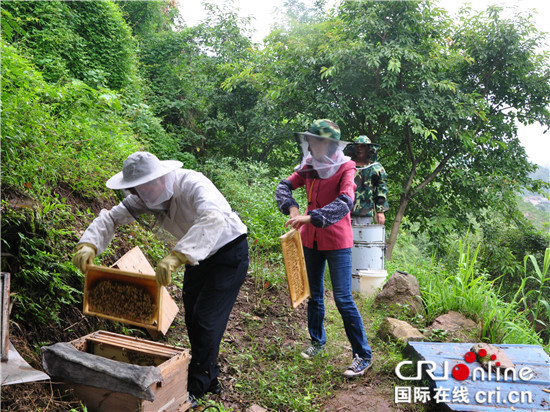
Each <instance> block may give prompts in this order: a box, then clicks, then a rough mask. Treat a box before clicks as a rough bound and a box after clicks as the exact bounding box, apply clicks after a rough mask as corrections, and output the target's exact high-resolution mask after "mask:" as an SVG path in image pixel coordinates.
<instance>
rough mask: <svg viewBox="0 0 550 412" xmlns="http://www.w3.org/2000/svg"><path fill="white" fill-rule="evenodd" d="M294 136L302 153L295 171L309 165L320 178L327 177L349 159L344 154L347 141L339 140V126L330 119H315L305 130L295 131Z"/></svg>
mask: <svg viewBox="0 0 550 412" xmlns="http://www.w3.org/2000/svg"><path fill="white" fill-rule="evenodd" d="M295 136H296V138H297V140H298V143H299V144H300V146H301V148H302V153H303V156H302V161H301V163H300V165H299V166H297V167H296V168H295V170H296V171H300V170H304V168H305V167H306V166H311V167H312V168H313V169H314V170H315V171H316V172H317V174H318V175H319V177H320V178H321V179H328V178H329V177H331V176H333V175H334V174H335V173H336V172H337V171H338V169H339V168H340V166H341V165H343V164H344V163H346V162H347V161H349V160H350V157H349V156H346V155H344V148H345V147H346V146H347V145H348V144H349V142H346V141H343V140H340V128H339V127H338V125H337V124H336V123H334V122H333V121H331V120H328V119H319V120H315V121H314V122H313V123H312V125H311V126H310V127H309V129H308V130H307V131H305V132H300V133H295Z"/></svg>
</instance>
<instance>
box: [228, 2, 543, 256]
mask: <svg viewBox="0 0 550 412" xmlns="http://www.w3.org/2000/svg"><path fill="white" fill-rule="evenodd" d="M540 41H541V37H540V35H539V34H538V32H537V31H536V30H535V28H534V27H533V25H532V24H531V23H530V20H529V18H528V17H527V18H523V17H521V16H515V17H513V18H509V19H505V18H503V17H502V16H501V10H499V9H498V8H495V7H494V8H490V9H489V10H487V11H486V12H483V13H480V14H477V15H474V16H472V17H465V15H463V16H462V17H461V18H460V19H459V21H458V22H456V23H455V22H453V21H452V20H451V19H450V18H449V16H448V14H447V13H446V12H445V11H444V10H442V9H440V8H438V7H436V6H434V5H433V4H432V3H431V2H427V1H422V2H416V1H402V2H355V1H344V2H342V3H341V4H340V5H339V7H338V9H337V12H336V13H335V14H334V16H328V17H326V18H325V19H324V20H322V21H312V22H310V23H299V24H298V23H297V24H295V25H291V27H290V28H289V29H281V30H279V31H275V32H274V33H272V34H271V36H270V37H269V38H268V39H267V42H266V47H265V48H264V49H263V50H261V51H260V52H259V54H258V55H257V56H255V58H254V59H253V60H252V61H251V63H249V64H248V65H246V66H245V67H244V68H243V69H242V70H241V71H240V72H239V73H238V74H236V75H235V76H233V77H232V78H230V79H229V80H228V84H232V85H235V84H239V83H241V82H247V83H248V84H251V85H254V86H255V87H257V88H258V89H259V90H264V93H265V96H266V97H268V98H269V99H270V105H271V106H272V107H273V108H274V110H273V113H275V116H279V122H281V123H285V124H287V125H289V124H290V125H291V126H292V128H293V129H294V130H296V129H299V128H300V127H304V125H306V124H307V122H308V121H309V120H310V119H314V118H318V117H327V118H331V119H332V120H334V121H336V122H337V123H338V124H339V125H340V127H341V128H342V131H343V133H342V136H344V138H347V139H351V138H354V137H355V136H357V135H360V134H366V135H367V136H368V137H369V138H370V139H371V140H372V141H373V142H375V143H380V144H381V145H382V149H381V153H380V157H381V159H382V160H383V161H384V165H385V167H386V169H387V170H388V175H389V179H390V183H391V186H390V188H391V192H390V207H391V210H390V217H391V216H392V215H393V226H392V230H391V234H390V238H389V241H388V251H387V255H388V258H391V254H392V249H393V246H394V244H395V241H396V238H397V234H398V231H399V227H400V225H401V222H402V221H403V217H404V216H405V215H407V217H408V220H409V221H411V222H420V223H421V224H423V226H424V227H425V228H426V229H430V230H431V231H432V235H434V236H436V235H437V234H438V233H441V234H443V233H448V232H449V231H454V230H461V229H465V228H467V226H468V214H469V213H473V215H474V216H475V217H476V218H479V219H481V218H483V213H482V211H483V210H484V209H485V208H487V207H491V208H495V210H500V211H503V212H506V209H509V210H508V211H511V212H513V211H514V210H515V201H514V198H515V195H516V194H517V191H518V190H519V189H520V188H521V187H525V186H529V185H531V181H530V179H529V177H528V174H529V172H531V171H532V170H533V166H532V165H530V164H529V162H528V161H527V158H526V155H525V151H524V149H523V148H522V147H521V145H520V143H519V140H518V138H517V128H516V122H517V121H520V122H524V123H532V122H534V121H538V122H541V123H542V124H545V125H548V124H549V123H550V122H549V120H550V116H549V112H548V105H549V103H550V86H549V84H548V78H549V73H550V71H549V65H548V58H547V57H548V56H547V55H544V54H540V53H539V52H537V45H539V44H540ZM439 231H440V232H439Z"/></svg>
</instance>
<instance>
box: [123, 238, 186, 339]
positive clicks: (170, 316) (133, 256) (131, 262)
mask: <svg viewBox="0 0 550 412" xmlns="http://www.w3.org/2000/svg"><path fill="white" fill-rule="evenodd" d="M112 267H113V268H118V269H120V270H124V271H127V272H137V273H141V274H144V275H151V276H155V269H153V266H151V264H150V263H149V261H148V260H147V258H146V257H145V255H144V254H143V252H142V251H141V249H140V248H139V247H138V246H136V247H134V248H133V249H131V250H129V251H128V252H127V253H126V254H125V255H124V256H122V257H121V258H120V259H119V260H117V261H116V262H115V263H114V264H113V266H112ZM161 291H162V296H161V300H162V316H161V319H160V328H159V329H150V328H149V329H148V330H149V333H151V335H152V336H153V338H156V337H157V336H156V335H157V333H161V334H162V335H166V332H168V329H169V328H170V325H171V324H172V322H173V321H174V319H175V317H176V315H177V314H178V311H179V308H178V305H177V304H176V302H174V299H172V296H170V293H169V292H168V290H167V289H166V288H165V287H164V286H163V287H161Z"/></svg>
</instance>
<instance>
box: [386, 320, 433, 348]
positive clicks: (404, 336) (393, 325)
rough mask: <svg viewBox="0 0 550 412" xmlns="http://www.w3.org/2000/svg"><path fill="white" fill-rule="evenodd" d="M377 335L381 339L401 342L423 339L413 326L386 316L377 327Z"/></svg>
mask: <svg viewBox="0 0 550 412" xmlns="http://www.w3.org/2000/svg"><path fill="white" fill-rule="evenodd" d="M378 336H379V337H380V338H381V339H382V340H390V339H391V340H396V341H400V342H403V343H405V344H406V343H407V342H409V341H422V340H425V337H424V335H422V333H421V332H420V331H419V330H418V329H416V328H415V327H413V326H411V325H409V324H408V323H407V322H405V321H403V320H399V319H395V318H386V319H384V321H383V322H382V323H381V324H380V328H379V329H378Z"/></svg>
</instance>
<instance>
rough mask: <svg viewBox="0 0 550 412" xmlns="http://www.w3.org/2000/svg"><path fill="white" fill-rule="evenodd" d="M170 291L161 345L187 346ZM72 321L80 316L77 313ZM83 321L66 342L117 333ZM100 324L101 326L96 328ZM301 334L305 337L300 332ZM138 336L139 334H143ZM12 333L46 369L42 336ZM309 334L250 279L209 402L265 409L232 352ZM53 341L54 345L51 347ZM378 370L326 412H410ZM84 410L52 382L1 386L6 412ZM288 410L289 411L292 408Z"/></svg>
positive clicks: (24, 352) (293, 341)
mask: <svg viewBox="0 0 550 412" xmlns="http://www.w3.org/2000/svg"><path fill="white" fill-rule="evenodd" d="M169 290H170V292H171V294H172V296H173V298H174V300H175V301H176V303H177V304H178V306H180V311H179V313H178V315H177V317H176V319H175V320H174V322H173V323H172V328H171V330H170V331H169V332H168V334H167V336H165V337H161V338H159V339H158V340H160V341H165V342H167V343H171V344H173V343H180V344H183V345H184V346H188V341H187V336H186V330H185V325H184V320H183V309H182V308H181V302H180V292H179V290H178V288H177V287H176V286H175V285H171V286H170V287H169ZM326 300H327V304H328V305H331V304H332V305H333V304H334V303H333V301H332V299H331V294H330V293H327V299H326ZM73 309H74V312H75V313H76V312H79V311H78V310H77V309H76V308H73ZM72 316H73V317H78V315H76V314H74V313H73V314H72ZM80 316H81V319H80V320H79V321H78V320H77V322H74V323H75V325H74V326H73V328H72V329H73V332H72V333H71V334H66V335H65V339H67V340H71V339H75V338H76V337H78V336H75V335H78V333H80V336H83V335H84V334H86V333H89V332H90V330H89V331H88V332H85V331H84V329H89V328H92V329H91V331H93V330H98V329H113V328H109V323H110V322H108V321H102V320H96V319H94V318H91V319H90V318H89V317H87V316H83V315H82V314H80ZM96 321H97V322H98V323H97V324H95V323H94V322H96ZM78 324H82V329H81V330H80V332H78V329H79V328H77V327H76V326H77V325H78ZM251 324H256V326H257V327H259V328H261V337H262V339H261V340H257V341H254V342H252V341H251V338H250V333H251V332H250V330H251V329H250V327H251V326H250V325H251ZM260 325H261V326H260ZM285 325H293V327H292V328H289V327H285ZM94 326H95V329H94V328H93V327H94ZM295 326H297V327H295ZM300 330H301V331H305V332H300ZM75 331H76V332H75ZM115 331H116V328H115ZM138 332H140V331H139V330H138ZM141 332H142V333H143V334H144V336H140V337H144V338H147V339H152V338H151V337H150V336H148V335H146V334H145V331H144V330H142V331H141ZM10 334H11V335H10V338H11V341H12V343H13V345H14V346H15V347H16V349H17V350H18V352H19V353H20V354H21V356H23V358H25V359H26V360H27V361H29V363H30V364H31V366H33V367H34V368H36V369H40V370H42V366H41V363H40V358H39V356H38V355H37V353H36V352H35V351H34V350H33V349H31V348H29V346H28V344H27V342H28V341H31V342H36V341H40V340H36V339H37V338H38V336H37V331H36V330H33V331H29V336H25V332H24V331H23V330H21V329H20V328H18V327H17V325H16V324H15V323H13V322H12V328H11V330H10ZM138 334H139V333H138ZM306 334H307V314H306V305H305V304H302V305H300V306H299V307H298V308H297V309H295V310H292V309H291V308H290V305H289V304H288V296H287V294H286V293H285V291H281V290H277V289H275V288H265V287H264V285H261V286H260V285H257V284H255V282H254V280H253V279H252V277H251V276H249V277H248V279H247V281H246V282H245V284H244V285H243V287H242V289H241V292H240V294H239V297H238V300H237V302H236V304H235V307H234V308H233V312H232V314H231V317H230V320H229V324H228V328H227V330H226V333H225V335H224V342H223V346H224V347H225V348H226V350H225V351H222V353H221V354H220V358H219V360H220V364H221V367H222V371H221V375H220V381H221V383H222V386H223V389H224V390H223V392H222V394H221V395H219V396H218V395H209V398H210V399H212V400H215V401H221V402H222V403H223V405H224V406H225V407H226V408H230V407H231V408H233V409H234V410H235V411H247V410H248V408H250V407H251V406H252V405H253V404H254V403H258V404H260V406H262V405H261V402H253V401H250V400H248V399H242V398H241V397H240V396H239V392H238V391H236V390H234V387H235V385H236V384H237V383H238V381H237V379H236V378H235V376H236V375H238V373H240V372H242V371H239V366H238V365H234V364H232V363H231V362H230V358H231V356H232V350H234V351H236V352H238V351H241V352H242V351H243V350H245V349H246V348H248V347H249V346H250V345H252V344H254V345H256V346H261V345H262V342H270V341H271V342H273V341H278V342H281V346H282V348H281V350H289V351H299V350H300V349H301V348H302V347H303V346H304V345H305V344H306V343H307V336H306ZM45 335H46V336H47V337H49V338H51V337H54V336H58V334H54V333H46V334H45ZM68 335H72V336H68ZM58 337H59V336H58ZM41 342H44V341H43V340H42V341H41ZM54 342H55V341H52V343H54ZM260 350H261V349H260ZM328 361H330V362H331V363H333V364H337V365H339V366H340V367H341V368H344V366H346V365H347V363H348V362H349V359H348V357H347V356H346V355H345V354H343V355H342V357H341V359H340V358H338V359H330V360H328ZM374 369H375V368H373V369H372V370H370V371H369V372H368V373H367V374H366V375H365V376H363V377H360V378H358V379H354V380H349V381H343V382H341V383H337V385H336V387H335V388H334V391H333V395H332V397H331V398H330V399H329V400H328V401H327V402H326V404H325V405H324V407H323V409H322V410H323V411H327V412H332V411H350V412H351V411H353V412H361V411H364V412H367V411H374V412H385V411H406V410H407V409H405V408H403V407H401V406H398V405H395V403H394V402H393V385H392V384H391V382H389V381H388V378H387V376H381V375H377V374H376V372H375V370H374ZM79 407H80V405H79V402H78V400H77V399H75V398H74V397H73V396H72V394H71V393H70V392H68V393H65V392H63V391H62V390H61V389H60V388H59V385H58V384H57V383H52V382H49V381H47V382H42V383H38V382H37V383H28V384H19V385H9V386H3V387H2V411H38V410H41V411H46V412H49V411H69V410H70V409H71V408H79ZM270 411H272V410H270ZM288 411H289V412H290V409H288Z"/></svg>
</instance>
